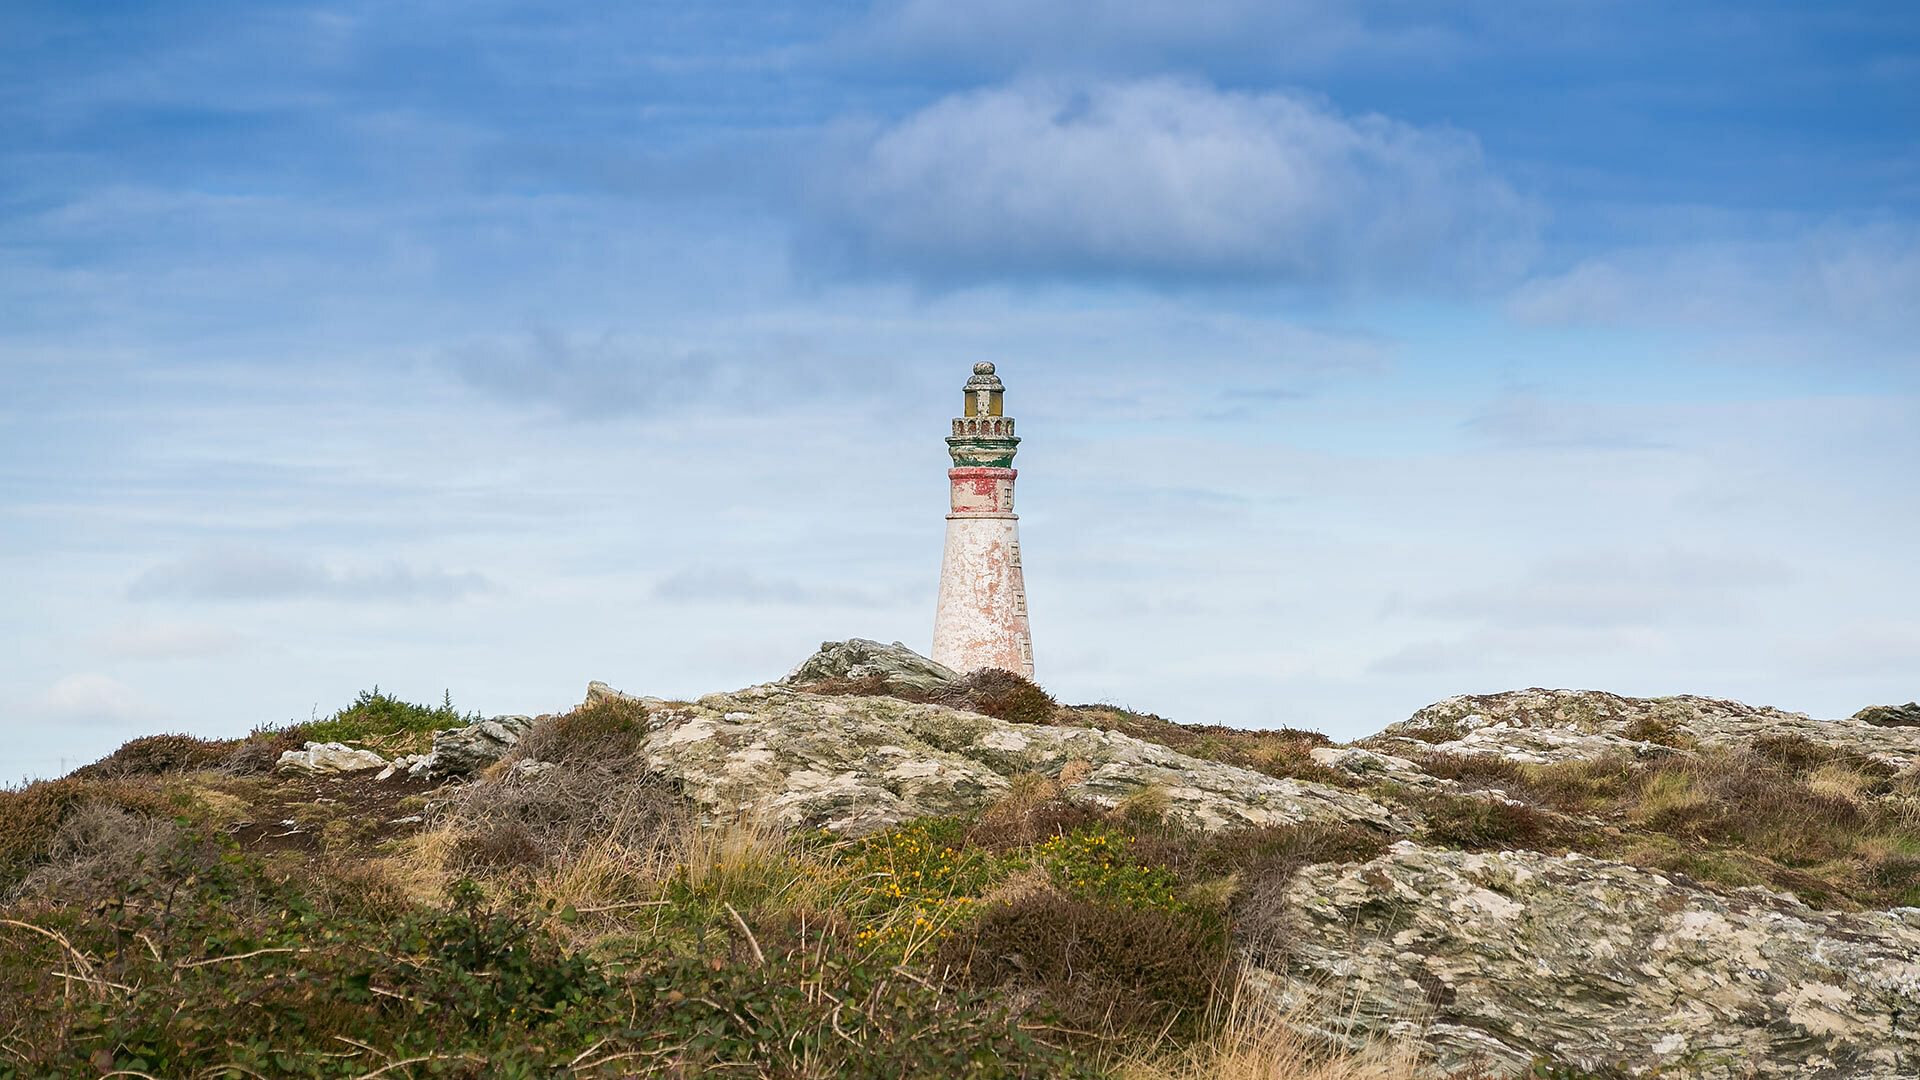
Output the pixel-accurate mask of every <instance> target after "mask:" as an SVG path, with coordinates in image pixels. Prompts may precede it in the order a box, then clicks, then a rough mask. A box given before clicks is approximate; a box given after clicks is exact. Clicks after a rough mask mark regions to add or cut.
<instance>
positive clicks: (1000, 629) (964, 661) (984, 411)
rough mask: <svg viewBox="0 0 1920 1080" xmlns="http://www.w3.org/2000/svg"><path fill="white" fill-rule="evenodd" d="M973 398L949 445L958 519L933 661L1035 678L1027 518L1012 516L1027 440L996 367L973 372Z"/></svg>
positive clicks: (952, 524) (944, 567)
mask: <svg viewBox="0 0 1920 1080" xmlns="http://www.w3.org/2000/svg"><path fill="white" fill-rule="evenodd" d="M966 395H967V399H966V407H965V409H963V410H962V415H961V416H959V417H958V418H956V419H955V420H954V422H953V434H952V435H951V436H949V437H948V438H947V451H948V453H950V454H951V455H952V456H953V468H952V469H950V470H948V472H947V478H948V480H949V481H950V482H951V483H952V486H953V512H952V513H950V514H948V515H947V554H946V558H945V560H944V561H943V562H942V564H941V567H940V608H939V611H938V613H937V614H936V615H935V616H934V620H933V658H934V659H935V660H937V661H939V662H940V663H942V664H945V665H946V666H948V667H950V668H952V669H953V670H955V671H958V672H960V673H962V674H965V673H967V672H969V671H978V670H979V669H981V668H1003V669H1005V670H1007V671H1011V672H1015V673H1016V674H1020V675H1024V676H1026V677H1027V678H1029V679H1031V678H1032V677H1033V636H1032V634H1031V632H1030V631H1029V630H1028V628H1027V582H1026V576H1025V575H1024V574H1023V573H1022V572H1021V570H1020V519H1019V517H1017V516H1016V515H1015V514H1014V512H1013V478H1014V477H1015V476H1016V475H1017V474H1016V473H1015V472H1014V468H1013V454H1014V451H1015V449H1016V448H1018V447H1019V445H1020V440H1019V439H1017V438H1015V437H1014V434H1013V417H1011V416H1008V415H1006V387H1005V386H1004V385H1002V384H1001V382H1000V377H999V376H998V375H995V374H994V372H993V365H992V364H975V365H973V377H972V378H971V379H968V380H967V389H966Z"/></svg>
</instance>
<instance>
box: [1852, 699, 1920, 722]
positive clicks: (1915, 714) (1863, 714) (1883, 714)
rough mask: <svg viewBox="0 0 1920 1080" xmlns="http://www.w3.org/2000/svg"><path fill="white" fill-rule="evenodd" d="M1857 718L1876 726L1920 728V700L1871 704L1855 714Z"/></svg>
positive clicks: (1854, 716)
mask: <svg viewBox="0 0 1920 1080" xmlns="http://www.w3.org/2000/svg"><path fill="white" fill-rule="evenodd" d="M1853 718H1854V719H1855V720H1858V721H1860V722H1861V723H1863V724H1872V725H1873V726H1874V727H1910V728H1920V701H1909V702H1907V703H1906V704H1905V705H1869V706H1867V707H1866V708H1864V709H1861V710H1860V711H1859V712H1857V713H1854V714H1853Z"/></svg>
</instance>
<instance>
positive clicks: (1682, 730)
mask: <svg viewBox="0 0 1920 1080" xmlns="http://www.w3.org/2000/svg"><path fill="white" fill-rule="evenodd" d="M1763 736H1794V737H1799V738H1803V739H1806V740H1807V741H1809V742H1812V743H1816V744H1819V745H1821V746H1826V747H1830V748H1832V749H1835V750H1838V751H1841V752H1843V753H1846V754H1849V755H1852V756H1856V757H1861V758H1868V759H1873V760H1877V761H1880V762H1882V763H1884V764H1886V765H1888V766H1890V767H1892V768H1894V769H1905V768H1908V767H1910V766H1912V765H1913V764H1915V763H1916V762H1920V729H1912V730H1909V729H1904V728H1898V727H1881V726H1876V725H1874V724H1871V723H1868V722H1866V721H1864V720H1861V719H1858V718H1855V719H1850V720H1815V719H1813V718H1811V717H1809V716H1807V715H1806V714H1804V713H1790V712H1783V711H1781V710H1779V709H1769V708H1764V707H1756V706H1752V705H1743V704H1741V703H1740V702H1737V701H1723V700H1719V699H1716V698H1704V697H1693V696H1691V695H1682V696H1679V697H1665V698H1632V697H1622V696H1620V695H1618V694H1609V693H1605V692H1602V691H1598V690H1540V689H1533V690H1513V691H1509V692H1507V693H1503V694H1475V695H1461V696H1459V697H1451V698H1447V699H1446V700H1444V701H1439V702H1435V703H1434V704H1432V705H1429V706H1427V707H1426V708H1424V709H1421V710H1420V711H1419V712H1416V713H1414V714H1413V716H1411V717H1409V718H1408V719H1406V720H1403V721H1401V722H1400V723H1397V724H1392V725H1389V726H1388V727H1387V728H1386V729H1385V730H1383V731H1381V732H1380V734H1378V735H1375V736H1374V737H1372V738H1370V739H1365V740H1362V741H1363V742H1364V743H1365V744H1366V745H1368V746H1370V747H1372V748H1374V749H1376V750H1383V751H1387V752H1391V753H1394V754H1403V755H1404V754H1410V753H1411V754H1417V753H1449V754H1465V755H1475V754H1490V755H1494V756H1497V757H1502V758H1506V759H1508V760H1510V761H1518V762H1526V763H1532V764H1547V763H1552V762H1559V761H1575V760H1591V759H1594V758H1598V757H1602V756H1605V755H1608V754H1627V755H1631V756H1633V757H1637V758H1652V757H1660V756H1663V755H1667V754H1673V753H1684V752H1686V751H1688V750H1690V749H1693V748H1698V747H1722V748H1739V747H1744V746H1748V745H1751V744H1752V742H1753V741H1754V740H1755V739H1757V738H1761V737H1763Z"/></svg>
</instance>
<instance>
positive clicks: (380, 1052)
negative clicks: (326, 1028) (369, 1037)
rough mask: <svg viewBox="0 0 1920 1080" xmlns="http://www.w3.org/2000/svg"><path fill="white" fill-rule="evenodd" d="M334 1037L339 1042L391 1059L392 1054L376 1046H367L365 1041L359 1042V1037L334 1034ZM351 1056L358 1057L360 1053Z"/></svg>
mask: <svg viewBox="0 0 1920 1080" xmlns="http://www.w3.org/2000/svg"><path fill="white" fill-rule="evenodd" d="M334 1038H335V1039H336V1040H338V1041H340V1042H343V1043H346V1044H347V1045H348V1046H357V1047H359V1048H360V1049H362V1050H365V1051H366V1052H367V1053H369V1054H373V1055H375V1056H377V1057H383V1058H386V1059H387V1060H388V1061H392V1060H393V1055H392V1054H389V1053H386V1052H385V1051H383V1050H380V1049H378V1048H376V1047H372V1046H368V1045H367V1044H366V1043H363V1042H361V1041H360V1040H359V1039H349V1038H347V1037H346V1036H345V1035H335V1036H334ZM353 1056H354V1057H359V1056H360V1055H358V1054H355V1055H353Z"/></svg>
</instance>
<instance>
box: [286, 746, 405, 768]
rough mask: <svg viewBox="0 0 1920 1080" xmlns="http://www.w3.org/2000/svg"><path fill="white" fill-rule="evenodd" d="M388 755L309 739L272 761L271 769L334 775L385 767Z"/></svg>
mask: <svg viewBox="0 0 1920 1080" xmlns="http://www.w3.org/2000/svg"><path fill="white" fill-rule="evenodd" d="M386 764H387V759H386V758H383V757H381V756H380V755H379V754H376V753H374V752H373V751H371V750H356V749H354V748H353V747H351V746H348V745H346V744H345V743H337V742H330V743H319V742H310V743H308V744H307V745H306V748H305V749H303V750H288V751H285V752H284V753H282V754H281V755H280V760H279V761H277V762H275V763H274V766H273V771H274V772H277V773H290V774H296V775H302V776H337V775H339V774H340V773H351V772H365V771H366V770H368V769H379V768H384V767H385V766H386Z"/></svg>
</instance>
